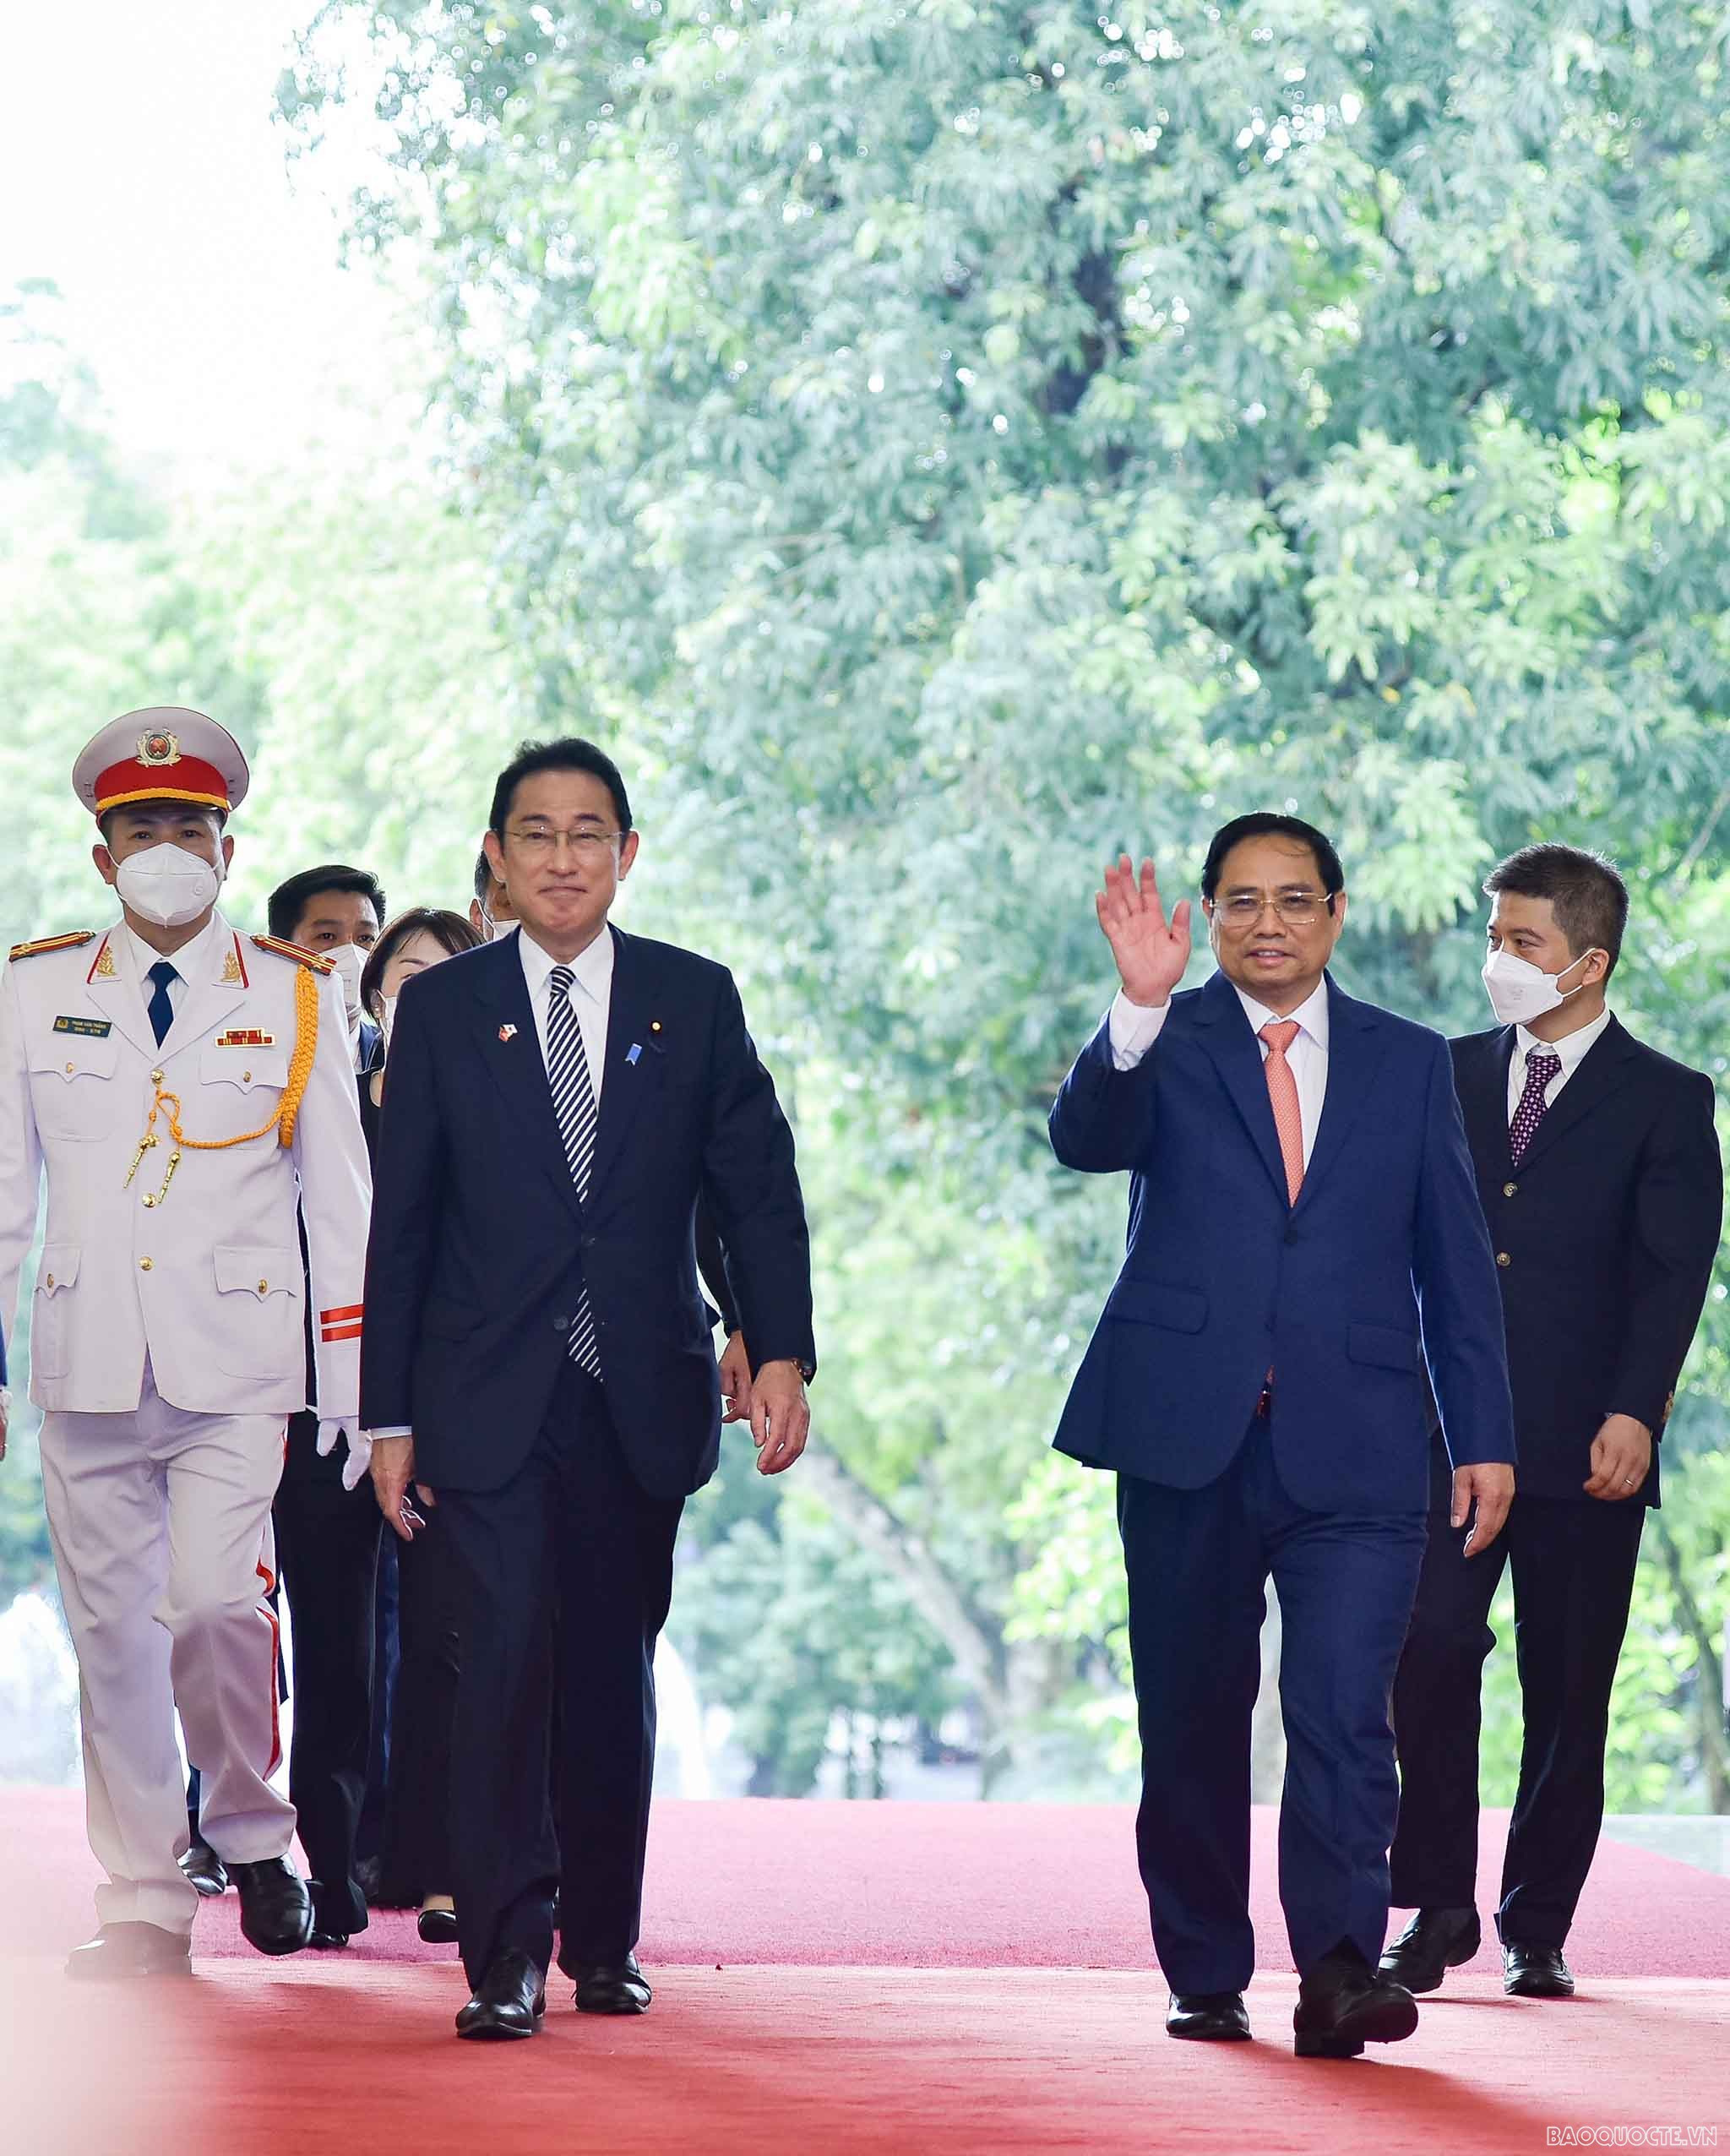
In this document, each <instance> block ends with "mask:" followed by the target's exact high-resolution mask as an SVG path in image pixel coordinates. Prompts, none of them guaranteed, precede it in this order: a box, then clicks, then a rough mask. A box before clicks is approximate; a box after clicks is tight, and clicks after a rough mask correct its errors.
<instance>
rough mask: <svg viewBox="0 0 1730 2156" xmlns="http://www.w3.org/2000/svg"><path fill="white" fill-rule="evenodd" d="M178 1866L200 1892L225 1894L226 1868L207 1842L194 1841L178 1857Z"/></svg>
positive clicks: (226, 1890)
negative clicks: (184, 1852) (185, 1851)
mask: <svg viewBox="0 0 1730 2156" xmlns="http://www.w3.org/2000/svg"><path fill="white" fill-rule="evenodd" d="M180 1868H181V1870H182V1871H183V1872H184V1873H185V1874H186V1876H187V1877H188V1879H189V1880H190V1881H192V1883H193V1886H194V1887H197V1888H198V1890H199V1892H200V1893H201V1894H205V1895H215V1894H226V1892H228V1869H227V1866H226V1865H225V1864H224V1863H223V1861H222V1859H221V1858H220V1857H219V1856H218V1855H217V1854H216V1852H215V1849H213V1848H211V1847H210V1844H209V1843H208V1842H194V1843H193V1845H192V1847H191V1848H189V1849H188V1851H187V1853H186V1854H185V1855H184V1856H183V1857H182V1858H181V1859H180Z"/></svg>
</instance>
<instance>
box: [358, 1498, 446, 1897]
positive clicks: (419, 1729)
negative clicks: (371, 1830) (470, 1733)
mask: <svg viewBox="0 0 1730 2156" xmlns="http://www.w3.org/2000/svg"><path fill="white" fill-rule="evenodd" d="M424 1509H425V1510H426V1513H427V1524H426V1526H425V1527H423V1528H417V1529H416V1533H415V1538H414V1540H413V1541H412V1542H400V1543H398V1544H397V1546H396V1579H397V1637H398V1641H399V1643H400V1645H399V1659H398V1663H397V1673H396V1697H395V1701H394V1711H393V1713H392V1717H391V1727H390V1777H389V1793H388V1794H387V1796H386V1799H385V1805H384V1838H383V1848H384V1860H383V1867H382V1870H383V1878H382V1881H381V1883H380V1887H379V1890H378V1891H379V1898H380V1900H381V1901H383V1902H384V1903H386V1904H387V1905H391V1906H394V1905H396V1904H399V1903H400V1904H405V1905H408V1904H412V1903H418V1902H422V1901H424V1900H425V1899H426V1897H427V1895H428V1894H449V1892H451V1879H452V1871H451V1857H450V1740H451V1729H452V1724H453V1721H454V1716H455V1713H456V1685H457V1672H458V1670H459V1669H460V1664H461V1655H460V1648H459V1646H458V1635H457V1610H458V1602H459V1572H458V1566H457V1562H456V1559H455V1557H454V1554H452V1550H451V1546H450V1528H449V1524H448V1522H447V1521H446V1519H445V1513H444V1507H443V1505H431V1506H428V1507H426V1508H424Z"/></svg>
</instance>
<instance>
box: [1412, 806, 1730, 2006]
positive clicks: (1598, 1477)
mask: <svg viewBox="0 0 1730 2156" xmlns="http://www.w3.org/2000/svg"><path fill="white" fill-rule="evenodd" d="M1484 889H1485V890H1486V891H1488V893H1489V894H1490V897H1491V901H1492V902H1491V908H1490V920H1489V944H1490V956H1489V961H1488V964H1487V965H1486V966H1485V968H1484V981H1485V985H1486V987H1487V988H1488V990H1489V994H1490V1000H1491V1002H1492V1004H1493V1006H1494V1008H1495V1010H1496V1013H1497V1015H1498V1016H1499V1018H1501V1019H1502V1020H1503V1021H1504V1023H1503V1024H1502V1025H1500V1026H1498V1027H1496V1028H1495V1029H1494V1030H1493V1031H1492V1032H1486V1033H1474V1034H1471V1035H1468V1036H1467V1037H1466V1038H1465V1039H1463V1040H1457V1041H1455V1043H1453V1054H1454V1075H1455V1083H1456V1085H1457V1086H1458V1088H1459V1092H1460V1099H1461V1105H1462V1107H1463V1108H1464V1109H1465V1113H1466V1135H1467V1137H1468V1139H1469V1140H1470V1141H1471V1146H1472V1159H1473V1162H1474V1164H1475V1167H1476V1169H1477V1187H1478V1193H1479V1195H1480V1196H1481V1198H1482V1201H1483V1209H1484V1213H1485V1216H1486V1217H1487V1219H1488V1222H1489V1229H1490V1240H1491V1242H1492V1244H1493V1245H1494V1248H1495V1253H1496V1264H1497V1266H1498V1267H1499V1278H1500V1281H1501V1288H1502V1303H1503V1308H1504V1315H1505V1318H1506V1323H1507V1334H1508V1363H1509V1368H1510V1372H1511V1374H1512V1377H1513V1386H1514V1415H1515V1429H1516V1430H1517V1432H1518V1433H1519V1440H1520V1462H1521V1467H1520V1495H1519V1497H1518V1498H1517V1499H1516V1500H1515V1505H1514V1507H1513V1510H1512V1511H1511V1512H1510V1515H1509V1521H1508V1532H1507V1534H1506V1536H1505V1537H1504V1540H1503V1542H1502V1544H1500V1545H1499V1548H1498V1549H1497V1551H1496V1554H1495V1555H1494V1556H1493V1558H1492V1559H1491V1560H1490V1562H1489V1563H1488V1564H1487V1565H1477V1564H1466V1563H1465V1562H1463V1561H1462V1560H1461V1554H1460V1543H1459V1537H1458V1536H1457V1535H1456V1534H1455V1533H1452V1532H1450V1527H1449V1523H1448V1521H1447V1519H1446V1517H1445V1516H1444V1506H1443V1505H1438V1506H1437V1509H1436V1510H1435V1511H1433V1512H1432V1516H1431V1522H1430V1538H1429V1549H1428V1554H1427V1555H1426V1557H1425V1559H1424V1564H1423V1572H1422V1574H1421V1575H1420V1577H1419V1582H1418V1589H1417V1604H1416V1607H1415V1608H1414V1609H1413V1612H1412V1631H1411V1636H1410V1637H1409V1638H1408V1640H1407V1642H1406V1650H1405V1652H1404V1654H1403V1655H1402V1656H1401V1662H1400V1673H1399V1677H1398V1679H1397V1680H1396V1682H1395V1687H1394V1723H1395V1733H1396V1735H1397V1739H1398V1743H1399V1750H1400V1769H1401V1799H1400V1831H1399V1832H1398V1834H1397V1835H1396V1836H1395V1841H1394V1848H1393V1899H1394V1901H1395V1903H1396V1904H1398V1905H1399V1906H1401V1907H1403V1908H1416V1909H1417V1916H1416V1917H1415V1918H1414V1919H1413V1920H1412V1923H1411V1925H1409V1926H1408V1927H1407V1929H1406V1931H1405V1933H1404V1934H1403V1935H1402V1936H1401V1938H1399V1939H1398V1940H1397V1941H1395V1944H1394V1945H1393V1946H1391V1947H1390V1949H1389V1950H1388V1952H1387V1954H1386V1955H1385V1957H1384V1959H1383V1963H1382V1966H1383V1968H1385V1969H1388V1970H1390V1971H1391V1972H1392V1973H1393V1974H1395V1975H1396V1976H1397V1977H1398V1979H1399V1980H1400V1981H1401V1983H1403V1984H1405V1985H1407V1986H1408V1987H1409V1988H1410V1989H1412V1990H1417V1991H1433V1990H1435V1988H1436V1987H1437V1985H1439V1984H1440V1983H1441V1981H1442V1977H1443V1973H1444V1970H1445V1969H1447V1968H1450V1967H1453V1966H1455V1965H1457V1964H1458V1963H1461V1962H1465V1961H1469V1960H1470V1959H1471V1957H1472V1955H1473V1954H1474V1953H1475V1952H1477V1946H1478V1938H1479V1930H1478V1919H1477V1908H1476V1887H1477V1742H1478V1713H1479V1698H1478V1693H1479V1684H1480V1680H1481V1678H1482V1669H1483V1662H1484V1658H1485V1656H1486V1655H1487V1654H1488V1652H1489V1650H1490V1648H1491V1647H1493V1645H1494V1644H1495V1635H1494V1633H1493V1632H1492V1631H1491V1630H1490V1627H1489V1624H1488V1615H1489V1608H1490V1602H1491V1599H1492V1598H1493V1595H1494V1593H1495V1591H1496V1585H1497V1582H1498V1581H1499V1578H1500V1576H1501V1571H1502V1563H1503V1557H1504V1553H1505V1555H1506V1557H1507V1560H1508V1561H1509V1562H1510V1564H1511V1565H1512V1567H1513V1574H1514V1609H1515V1623H1516V1625H1518V1628H1519V1629H1518V1652H1519V1662H1520V1686H1521V1699H1522V1701H1523V1703H1524V1709H1525V1724H1526V1729H1525V1745H1524V1748H1523V1750H1522V1752H1521V1762H1520V1786H1519V1791H1518V1794H1517V1795H1516V1797H1515V1805H1514V1817H1513V1822H1512V1825H1511V1827H1510V1830H1509V1835H1508V1847H1507V1854H1506V1857H1505V1859H1504V1864H1503V1868H1502V1896H1501V1902H1500V1905H1499V1908H1498V1910H1497V1914H1496V1922H1497V1927H1498V1930H1499V1933H1500V1936H1501V1944H1502V1959H1503V1982H1504V1987H1505V1989H1506V1990H1509V1991H1510V1992H1513V1993H1515V1994H1517V1995H1521V1996H1524V1997H1527V1998H1558V1997H1566V1996H1567V1995H1569V1994H1570V1993H1571V1992H1572V1990H1573V1989H1574V1979H1573V1977H1572V1975H1571V1974H1570V1971H1569V1968H1568V1964H1567V1963H1566V1962H1565V1961H1564V1958H1563V1954H1562V1947H1563V1943H1564V1941H1565V1940H1566V1938H1567V1936H1568V1930H1569V1926H1570V1924H1571V1923H1572V1921H1573V1917H1574V1911H1575V1905H1576V1903H1578V1901H1579V1898H1580V1890H1581V1888H1582V1887H1584V1886H1585V1884H1586V1873H1587V1870H1589V1869H1590V1867H1591V1859H1592V1854H1593V1851H1594V1850H1595V1849H1596V1848H1597V1838H1598V1829H1599V1827H1600V1825H1601V1824H1602V1818H1603V1809H1604V1745H1605V1740H1606V1738H1607V1735H1608V1728H1609V1712H1610V1687H1611V1685H1612V1682H1613V1680H1614V1677H1615V1674H1616V1659H1617V1657H1618V1654H1619V1652H1621V1647H1622V1636H1623V1633H1624V1631H1625V1629H1626V1627H1627V1623H1628V1606H1629V1598H1630V1596H1631V1594H1632V1593H1633V1587H1634V1570H1635V1559H1636V1558H1637V1556H1638V1554H1639V1550H1640V1528H1641V1527H1642V1525H1643V1524H1644V1522H1645V1518H1646V1507H1647V1505H1656V1504H1657V1502H1658V1457H1657V1439H1658V1438H1659V1437H1660V1436H1661V1435H1662V1432H1663V1427H1664V1424H1665V1421H1666V1419H1667V1417H1668V1415H1669V1413H1670V1409H1671V1407H1672V1405H1673V1399H1674V1388H1675V1385H1676V1380H1677V1377H1678V1374H1679V1373H1680V1371H1681V1368H1682V1363H1683V1358H1684V1356H1685V1355H1686V1354H1687V1353H1688V1346H1689V1341H1690V1340H1691V1338H1692V1337H1693V1335H1694V1329H1695V1325H1696V1324H1697V1323H1698V1321H1699V1319H1700V1306H1701V1304H1703V1303H1704V1301H1705V1299H1706V1288H1707V1286H1708V1283H1709V1282H1710V1280H1711V1270H1712V1260H1713V1258H1714V1257H1715V1255H1716V1251H1717V1247H1718V1228H1719V1220H1720V1215H1721V1212H1722V1199H1723V1180H1722V1172H1721V1167H1720V1162H1719V1158H1718V1146H1717V1139H1716V1134H1715V1132H1714V1130H1713V1128H1712V1106H1713V1097H1712V1083H1711V1079H1709V1078H1707V1077H1706V1076H1705V1075H1703V1074H1702V1073H1701V1072H1700V1071H1697V1070H1687V1069H1685V1068H1684V1066H1683V1065H1682V1064H1677V1063H1673V1062H1671V1061H1670V1060H1669V1059H1668V1058H1667V1057H1665V1056H1662V1055H1659V1054H1657V1053H1656V1051H1655V1050H1653V1049H1651V1048H1646V1047H1644V1046H1642V1044H1641V1043H1640V1042H1638V1041H1636V1040H1635V1038H1634V1037H1633V1036H1632V1035H1631V1034H1630V1033H1629V1032H1627V1031H1626V1030H1625V1029H1624V1027H1623V1026H1621V1025H1620V1024H1619V1023H1618V1021H1617V1020H1616V1019H1615V1018H1614V1017H1613V1015H1611V1012H1610V1010H1609V1009H1608V1005H1606V1002H1605V989H1606V986H1607V984H1608V981H1609V978H1610V976H1611V974H1612V972H1613V971H1614V968H1615V965H1616V958H1617V954H1618V951H1619V950H1620V949H1621V946H1622V935H1623V930H1624V925H1625V923H1626V921H1627V917H1628V893H1627V890H1626V888H1625V886H1624V884H1623V882H1622V879H1621V878H1620V877H1619V876H1618V874H1616V872H1615V870H1614V869H1613V868H1611V867H1610V865H1609V864H1608V863H1607V862H1605V861H1602V860H1601V859H1599V858H1598V857H1597V855H1595V854H1591V853H1583V852H1577V851H1576V850H1575V848H1574V847H1566V846H1531V847H1526V848H1524V849H1523V850H1522V851H1521V852H1518V853H1515V854H1513V855H1511V856H1510V858H1509V859H1507V860H1506V861H1504V862H1503V863H1502V864H1501V866H1500V867H1499V868H1497V869H1496V870H1495V872H1494V873H1493V874H1492V875H1491V877H1490V878H1489V879H1488V882H1487V883H1486V884H1485V885H1484ZM1433 1502H1434V1500H1433Z"/></svg>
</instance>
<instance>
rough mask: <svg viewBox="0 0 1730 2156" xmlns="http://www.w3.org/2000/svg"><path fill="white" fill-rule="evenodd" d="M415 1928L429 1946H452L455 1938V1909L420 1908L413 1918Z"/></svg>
mask: <svg viewBox="0 0 1730 2156" xmlns="http://www.w3.org/2000/svg"><path fill="white" fill-rule="evenodd" d="M415 1929H416V1931H418V1932H419V1933H420V1935H421V1936H422V1939H424V1940H425V1941H426V1942H427V1945H428V1946H455V1944H456V1938H457V1933H456V1911H455V1910H454V1909H422V1911H421V1913H420V1914H419V1915H418V1916H417V1917H416V1919H415Z"/></svg>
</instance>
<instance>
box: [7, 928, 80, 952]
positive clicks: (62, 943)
mask: <svg viewBox="0 0 1730 2156" xmlns="http://www.w3.org/2000/svg"><path fill="white" fill-rule="evenodd" d="M95 940H96V932H95V929H94V928H73V930H72V931H71V932H70V933H69V934H66V935H63V936H38V937H37V938H36V939H35V942H34V943H21V944H14V945H13V946H12V956H14V958H37V957H40V956H41V954H42V952H43V951H45V950H77V949H78V947H79V945H80V944H87V943H94V942H95Z"/></svg>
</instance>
